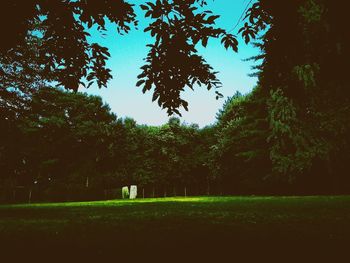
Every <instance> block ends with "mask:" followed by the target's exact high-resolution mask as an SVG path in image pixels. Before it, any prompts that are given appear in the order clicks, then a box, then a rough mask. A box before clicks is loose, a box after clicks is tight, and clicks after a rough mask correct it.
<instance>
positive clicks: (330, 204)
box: [0, 196, 350, 262]
mask: <svg viewBox="0 0 350 263" xmlns="http://www.w3.org/2000/svg"><path fill="white" fill-rule="evenodd" d="M349 246H350V196H312V197H193V198H192V197H191V198H159V199H138V200H135V201H129V200H125V201H124V200H115V201H99V202H79V203H52V204H24V205H2V206H0V250H2V251H1V253H0V256H4V255H6V256H7V257H12V258H18V257H33V256H35V257H39V256H40V257H49V258H51V259H52V258H54V259H57V258H60V257H62V258H66V257H72V256H76V257H78V258H80V259H81V257H85V258H86V257H87V258H90V259H92V258H94V257H106V256H107V257H112V258H115V260H116V261H115V262H118V259H121V258H122V257H123V256H127V257H128V258H130V259H131V258H135V257H137V258H138V257H141V258H142V257H144V255H148V256H150V255H152V257H154V256H157V257H160V258H163V259H164V260H165V261H167V260H168V261H169V259H175V258H177V257H180V255H181V257H183V256H184V253H190V254H191V256H195V257H197V258H203V257H209V256H210V255H211V256H213V255H214V257H220V256H221V255H225V256H231V257H232V258H233V259H234V258H237V257H238V255H240V256H242V255H243V256H245V257H251V256H256V257H260V256H262V255H263V254H264V255H266V254H269V255H282V254H283V255H284V257H287V258H290V257H292V256H293V255H296V254H299V255H300V253H301V252H303V253H308V254H309V256H311V257H314V256H317V255H318V256H319V255H321V254H324V253H325V252H329V254H328V255H330V256H332V257H336V256H339V255H340V253H341V252H344V251H345V252H346V251H347V250H349V249H348V247H349ZM188 256H189V255H186V256H185V257H188ZM49 258H48V259H49ZM207 259H208V258H207ZM216 259H217V258H216Z"/></svg>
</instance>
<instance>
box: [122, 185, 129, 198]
mask: <svg viewBox="0 0 350 263" xmlns="http://www.w3.org/2000/svg"><path fill="white" fill-rule="evenodd" d="M122 198H123V199H126V198H129V188H128V187H127V186H124V187H123V188H122Z"/></svg>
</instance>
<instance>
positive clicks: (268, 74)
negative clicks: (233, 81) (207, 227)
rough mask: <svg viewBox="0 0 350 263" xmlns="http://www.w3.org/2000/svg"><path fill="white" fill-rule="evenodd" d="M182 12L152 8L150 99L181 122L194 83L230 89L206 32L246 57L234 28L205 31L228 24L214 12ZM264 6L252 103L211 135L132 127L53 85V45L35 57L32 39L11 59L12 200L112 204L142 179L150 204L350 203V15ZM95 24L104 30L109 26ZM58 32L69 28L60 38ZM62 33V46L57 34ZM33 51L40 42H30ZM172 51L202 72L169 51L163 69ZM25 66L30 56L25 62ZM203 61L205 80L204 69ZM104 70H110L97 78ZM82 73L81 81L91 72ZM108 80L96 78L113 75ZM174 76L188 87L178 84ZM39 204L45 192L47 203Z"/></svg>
mask: <svg viewBox="0 0 350 263" xmlns="http://www.w3.org/2000/svg"><path fill="white" fill-rule="evenodd" d="M77 2H78V3H80V1H77ZM173 2H174V5H173V6H171V7H172V8H173V9H172V8H170V9H169V7H167V8H166V5H167V3H168V4H169V3H170V2H168V1H157V4H155V5H154V4H147V5H145V6H143V7H142V8H143V9H144V10H145V12H148V13H147V14H148V16H151V18H152V19H154V20H155V21H154V23H153V24H151V25H150V28H149V29H148V31H151V33H152V30H154V32H153V33H152V34H154V36H155V37H156V42H155V44H154V45H153V46H152V47H151V51H150V52H151V53H150V54H149V56H148V57H147V60H146V62H147V63H146V65H145V67H143V70H144V72H143V73H142V74H141V76H139V78H140V82H139V83H138V85H139V86H144V91H147V90H149V89H151V87H152V85H153V86H154V85H155V93H154V94H155V97H154V100H158V103H159V105H160V106H162V107H164V105H165V108H167V109H168V110H169V113H176V111H175V110H174V109H177V108H178V107H180V106H182V107H187V104H186V102H184V101H182V100H181V98H180V91H181V90H182V89H183V87H184V86H183V85H185V86H189V87H192V86H191V85H194V84H195V83H197V81H199V83H202V84H205V85H209V84H210V85H212V84H213V85H214V84H215V85H216V84H217V85H219V83H217V80H216V77H215V74H214V75H212V74H211V73H210V72H211V67H210V65H207V64H206V63H205V61H203V60H202V59H201V58H200V57H198V56H197V54H196V51H195V50H193V46H195V44H196V43H197V42H198V41H199V40H200V41H201V44H203V45H206V41H207V40H206V39H207V37H209V36H208V35H203V34H200V35H198V37H200V38H199V39H198V40H197V42H196V41H195V40H196V39H197V38H196V32H194V31H191V30H192V29H193V28H197V29H198V28H200V29H201V30H202V31H205V32H207V33H208V34H209V35H210V36H211V37H223V38H224V39H223V44H224V46H227V47H229V45H228V43H226V42H225V41H231V42H230V43H231V47H232V48H233V49H235V47H236V42H235V39H236V38H232V37H231V36H230V35H227V34H228V33H227V32H226V31H225V32H224V31H220V29H218V28H210V30H206V29H205V27H206V26H208V25H213V24H214V22H215V19H216V17H214V18H210V19H209V17H206V16H201V15H200V17H198V19H199V18H200V19H202V20H196V19H195V17H196V14H193V12H194V10H195V9H191V8H192V7H193V5H195V4H196V3H197V4H198V3H199V2H201V1H186V3H185V2H184V3H182V2H181V1H173ZM175 2H176V3H175ZM180 2H181V3H180ZM171 3H172V2H171ZM250 3H251V5H250V7H249V8H248V9H247V11H246V17H245V24H244V26H243V27H242V28H241V29H240V30H239V33H240V34H242V35H243V37H244V40H245V42H247V43H248V42H251V41H253V44H254V45H256V46H257V47H258V48H259V49H260V50H261V53H260V54H259V55H258V56H256V57H253V58H251V59H252V60H255V61H257V62H258V65H257V66H256V67H254V69H253V70H254V72H253V75H256V76H258V79H259V81H258V84H257V86H256V87H255V88H254V89H253V90H252V92H250V93H248V94H240V93H236V94H235V95H233V96H232V97H230V98H228V99H227V100H226V102H225V104H224V106H223V108H222V109H221V110H220V111H219V112H218V114H217V121H216V122H215V123H214V124H213V125H211V126H208V127H205V128H202V129H199V128H198V126H196V125H186V124H181V123H180V121H179V120H178V119H177V118H174V117H173V118H170V119H169V122H168V123H167V124H165V125H163V126H160V127H150V126H145V125H138V124H137V123H135V121H133V120H132V119H129V118H126V119H118V118H117V117H116V116H115V115H114V114H113V113H111V111H110V109H109V107H108V105H105V104H104V103H103V102H102V100H101V98H99V97H96V96H87V95H84V94H82V93H73V92H67V91H64V90H62V89H59V88H58V89H55V88H52V87H46V86H48V85H47V84H48V82H47V81H48V80H49V81H50V83H51V82H52V81H57V79H58V77H57V76H56V75H54V76H50V75H47V74H46V73H45V72H46V71H45V70H47V69H46V68H45V67H43V64H42V62H41V61H40V59H39V58H41V57H40V56H37V54H38V50H39V51H40V49H41V48H42V47H40V45H39V46H38V45H37V44H38V43H37V42H38V39H37V38H35V37H33V36H31V37H27V38H26V41H27V42H26V43H25V44H26V48H23V43H22V44H21V45H18V46H17V49H11V50H10V51H6V52H7V53H6V54H5V55H2V56H1V61H0V63H1V70H2V72H1V73H2V75H1V82H0V83H1V89H0V92H1V101H0V106H1V127H2V128H1V136H0V137H1V148H0V166H1V174H2V176H1V187H2V190H3V193H5V192H6V194H4V196H9V195H11V194H12V195H14V189H17V188H16V187H25V188H26V189H29V188H30V189H37V193H38V196H37V198H43V199H45V198H49V199H50V200H51V199H52V200H53V199H57V200H78V199H84V198H104V196H106V195H108V193H109V192H108V190H109V189H112V188H114V187H121V186H123V185H128V184H131V183H133V184H137V185H139V186H140V187H141V188H144V189H146V191H145V193H146V195H147V196H153V195H154V196H165V195H184V194H185V192H187V191H188V194H326V193H333V194H344V193H349V191H350V177H349V175H348V174H349V167H348V163H349V160H350V145H349V138H350V119H349V118H350V114H349V113H350V106H349V105H350V103H349V102H350V93H349V89H348V88H347V87H348V84H347V82H348V80H347V74H346V71H347V69H348V68H349V65H348V63H349V40H348V37H347V34H346V32H347V31H348V27H347V20H346V19H347V9H346V8H344V7H343V6H342V5H340V4H339V3H338V2H336V1H326V0H299V1H273V0H259V1H250ZM72 8H73V7H72ZM74 8H78V7H74ZM74 8H73V9H70V12H72V10H75V9H74ZM83 8H86V6H84V7H83ZM188 8H189V9H191V10H190V11H189V10H188ZM178 9H180V11H181V12H180V14H181V17H182V20H181V19H180V18H181V17H179V18H176V19H178V20H177V22H179V21H181V23H180V22H179V23H180V24H181V27H182V28H183V29H184V30H183V31H181V32H185V33H186V34H185V35H182V36H179V35H177V33H178V31H177V30H176V28H178V27H174V21H172V19H175V17H173V16H172V15H171V14H173V13H175V14H176V12H179V11H178ZM41 10H45V9H41ZM151 10H153V11H151ZM286 10H288V12H286ZM47 12H48V13H50V12H52V11H50V10H49V11H47ZM74 12H78V11H74ZM154 12H155V13H154ZM157 12H158V13H157ZM162 12H168V13H167V14H168V19H167V20H166V21H162V20H161V17H162V15H161V14H162ZM169 12H170V13H171V12H173V13H171V14H170V13H169ZM205 14H207V13H205ZM94 19H95V18H94ZM94 19H92V22H93V21H97V23H99V22H100V21H99V20H94ZM176 19H175V20H176ZM131 20H133V19H131ZM208 20H209V21H208ZM186 21H187V22H188V21H190V24H191V23H194V22H195V21H197V22H198V24H196V26H197V27H191V26H190V28H188V25H187V24H186V23H187V22H186ZM162 23H165V24H162ZM158 24H162V25H163V26H164V27H157V25H158ZM29 25H32V24H29ZM54 26H58V25H56V24H55V25H50V26H49V25H48V26H47V28H50V27H54ZM192 26H193V25H192ZM163 29H164V31H162V30H163ZM45 30H46V29H45ZM157 30H158V31H157ZM213 30H214V31H213ZM216 30H218V31H216ZM78 31H79V30H78ZM199 32H201V31H199ZM49 33H50V34H53V36H54V35H55V34H56V33H57V32H56V31H53V32H51V31H50V32H49ZM197 33H198V32H197ZM157 34H160V35H159V36H158V35H157ZM167 34H168V35H167ZM50 39H51V38H50ZM186 39H187V40H186ZM175 40H176V41H175ZM31 41H32V42H34V44H32V45H29V44H30V43H32V42H31ZM57 41H58V40H57ZM174 41H175V42H176V43H179V46H176V50H172V49H167V46H169V45H172V44H173V43H175V42H174ZM186 41H190V44H189V43H188V42H186ZM193 41H194V42H193ZM39 42H40V41H39ZM6 43H7V42H6ZM35 43H36V44H35ZM181 43H182V44H181ZM39 44H40V43H39ZM44 44H45V43H44ZM46 44H47V43H46ZM46 44H45V45H46ZM180 44H181V45H180ZM58 46H59V45H58ZM56 47H57V46H51V48H53V50H51V51H52V52H56V51H55V50H54V49H55V48H56ZM153 49H155V51H153V53H152V50H153ZM163 49H164V50H166V51H167V52H168V51H169V52H175V53H176V52H180V53H181V54H182V55H183V56H185V58H186V60H187V59H188V61H189V62H188V63H187V64H189V65H188V67H184V68H179V70H176V69H177V67H178V66H179V65H178V64H177V61H176V59H175V58H176V57H177V56H173V55H171V54H168V56H166V52H165V51H164V52H165V53H164V52H161V53H162V54H163V55H165V56H166V57H165V58H164V60H163V61H162V63H165V64H164V65H163V67H162V68H163V69H166V70H165V71H162V69H160V68H154V67H155V66H156V65H157V63H155V61H154V59H156V58H157V57H158V55H157V52H158V51H156V50H163ZM49 51H50V50H48V51H47V52H49ZM51 51H50V52H51ZM185 51H186V52H185ZM2 52H4V51H3V50H2ZM101 52H102V53H101ZM101 52H97V53H96V52H95V54H96V56H97V57H98V56H100V55H103V53H104V51H101ZM39 53H40V52H39ZM17 56H19V57H20V58H24V59H22V60H21V63H20V64H18V57H17ZM67 61H68V62H69V61H70V60H67ZM91 61H92V62H91V63H93V61H94V60H93V59H92V60H91ZM98 61H99V62H101V60H98ZM56 65H58V64H54V66H56ZM193 65H195V67H196V68H197V69H201V70H202V73H200V72H199V71H198V72H197V71H192V67H193ZM100 66H101V65H100ZM197 66H198V67H197ZM101 67H102V68H104V66H101ZM67 68H69V67H67ZM98 69H99V66H98V65H97V66H96V67H95V68H92V72H93V71H94V70H98ZM51 70H52V71H53V72H54V73H55V74H56V73H57V74H58V76H59V77H60V78H61V77H64V76H65V73H64V72H62V71H60V70H57V69H56V70H55V69H54V68H52V69H51ZM72 70H73V69H72ZM179 72H180V73H179ZM181 72H182V73H181ZM186 72H187V74H186ZM36 73H40V74H36ZM41 73H42V74H41ZM85 73H86V74H88V73H87V72H85ZM158 73H159V74H158ZM167 73H169V74H168V75H167ZM174 74H175V75H174ZM74 76H75V77H76V78H78V79H80V77H79V76H80V75H79V76H78V75H76V74H75V75H74ZM77 76H78V77H77ZM94 76H95V77H96V78H95V77H94V78H93V77H91V80H92V79H99V78H100V79H103V78H102V77H101V76H100V75H94ZM167 76H170V79H172V80H174V82H171V83H170V82H169V79H168V77H167ZM183 78H185V80H184V79H183ZM107 79H108V78H105V79H104V80H107ZM150 79H151V80H152V81H154V83H153V82H152V81H150ZM189 80H190V82H189ZM193 80H194V81H193ZM179 83H180V84H181V85H180V84H179ZM61 86H62V87H63V88H69V87H65V85H61ZM174 87H175V88H174ZM157 92H158V93H159V94H158V93H157ZM157 94H158V95H157ZM160 94H161V95H160ZM174 98H176V99H175V100H174ZM159 100H160V101H159ZM169 101H173V102H174V103H173V104H171V103H170V104H169ZM18 191H20V190H18ZM39 193H40V194H39ZM34 194H35V192H34V190H33V198H34ZM39 195H42V196H41V197H40V196H39Z"/></svg>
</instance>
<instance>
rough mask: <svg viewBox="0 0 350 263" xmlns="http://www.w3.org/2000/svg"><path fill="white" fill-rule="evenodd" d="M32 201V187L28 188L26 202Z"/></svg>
mask: <svg viewBox="0 0 350 263" xmlns="http://www.w3.org/2000/svg"><path fill="white" fill-rule="evenodd" d="M31 202H32V189H30V190H29V196H28V203H29V204H30V203H31Z"/></svg>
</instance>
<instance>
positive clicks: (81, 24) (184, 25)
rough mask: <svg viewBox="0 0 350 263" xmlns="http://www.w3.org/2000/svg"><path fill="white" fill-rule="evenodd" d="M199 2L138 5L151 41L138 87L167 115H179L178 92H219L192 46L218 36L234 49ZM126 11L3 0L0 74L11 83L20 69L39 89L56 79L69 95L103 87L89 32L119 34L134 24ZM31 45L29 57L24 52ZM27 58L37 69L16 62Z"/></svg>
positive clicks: (123, 6)
mask: <svg viewBox="0 0 350 263" xmlns="http://www.w3.org/2000/svg"><path fill="white" fill-rule="evenodd" d="M205 5H206V2H205V1H202V0H192V1H178V0H172V1H161V0H157V1H156V2H155V3H152V2H147V3H146V4H142V5H141V8H142V9H143V10H144V11H145V16H146V17H150V18H151V19H152V20H154V21H152V22H151V23H150V25H149V27H147V28H146V29H145V31H150V33H151V35H152V36H154V37H155V38H156V41H155V43H154V44H151V45H149V47H150V51H149V53H148V55H147V57H146V64H145V65H144V66H143V67H142V73H141V74H140V75H139V76H138V77H139V78H140V80H139V81H138V83H137V86H140V85H143V92H146V91H147V90H150V89H151V88H152V86H154V93H153V100H154V101H155V100H157V101H158V104H159V105H160V106H162V107H163V108H166V109H167V111H168V113H169V114H172V113H177V114H179V111H178V108H179V107H184V108H185V109H186V110H187V105H188V104H187V102H186V101H184V100H183V99H182V98H181V92H182V91H183V90H184V88H185V87H189V88H191V89H193V88H194V84H198V85H201V84H203V85H205V86H206V87H207V88H208V89H211V88H219V87H220V82H219V80H218V79H217V77H216V72H214V71H213V70H212V68H211V66H210V65H209V64H207V63H206V61H205V60H204V59H203V57H201V56H200V55H198V52H197V50H196V49H195V47H196V45H197V44H198V43H201V44H202V45H203V46H206V45H207V42H208V39H209V38H219V37H220V38H221V39H222V43H223V44H224V46H225V47H226V48H229V47H231V48H232V49H233V50H235V51H237V45H238V43H237V40H236V38H235V36H234V35H232V34H229V33H227V32H226V31H225V30H223V29H220V28H215V27H214V24H215V20H216V19H217V18H218V17H219V16H217V15H212V14H211V12H210V11H206V10H203V7H204V6H205ZM133 8H134V6H133V5H132V4H130V3H128V2H126V1H124V0H108V1H92V0H89V1H86V0H84V1H83V0H78V1H71V0H67V1H60V0H54V1H39V0H29V1H26V2H25V3H23V1H13V0H6V1H4V2H3V3H2V9H1V10H2V11H1V13H0V17H1V20H0V23H1V24H7V25H9V26H8V27H6V28H5V29H6V31H5V34H6V36H7V37H6V39H5V40H4V41H2V43H1V47H0V57H1V60H0V65H2V66H1V75H4V76H6V79H11V78H13V77H14V76H17V75H16V71H18V68H20V69H22V72H24V71H26V73H27V75H31V76H40V81H43V80H44V81H46V85H49V84H50V85H51V84H52V83H53V82H55V83H57V84H58V85H59V86H61V87H64V88H66V89H72V90H74V91H77V90H78V88H79V87H80V86H86V87H89V86H90V85H92V84H93V82H96V83H97V85H98V86H99V87H104V86H107V82H108V80H109V79H110V78H111V74H110V70H109V69H108V68H106V60H107V59H108V57H109V56H110V54H109V53H108V50H107V48H105V47H102V46H100V45H99V44H98V43H89V41H88V36H89V29H90V28H92V27H97V30H98V31H99V32H100V33H103V32H104V31H106V28H105V24H106V20H109V21H110V22H112V23H113V24H115V25H116V27H117V30H118V32H119V33H127V32H128V31H129V30H130V28H131V26H133V25H134V26H136V25H137V20H136V15H135V12H134V9H133ZM33 48H34V49H35V52H31V51H32V49H33ZM28 53H31V56H30V57H34V58H35V59H34V60H33V61H35V62H36V67H30V66H28V65H29V64H31V62H30V61H22V59H21V58H22V57H26V58H28V59H29V57H28ZM4 69H5V70H4ZM31 81H32V82H36V81H39V80H37V79H32V80H31ZM17 84H18V83H17V82H14V83H12V82H11V83H8V82H6V81H4V80H3V79H1V81H0V88H1V89H9V88H18V86H17ZM216 92H217V96H218V97H219V96H220V93H219V92H218V91H216Z"/></svg>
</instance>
